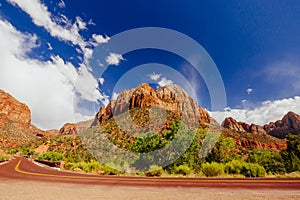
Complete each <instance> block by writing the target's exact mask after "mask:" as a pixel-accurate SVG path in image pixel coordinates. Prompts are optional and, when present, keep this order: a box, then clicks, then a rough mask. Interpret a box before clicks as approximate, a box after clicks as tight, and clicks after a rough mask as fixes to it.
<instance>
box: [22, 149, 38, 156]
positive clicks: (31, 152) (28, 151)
mask: <svg viewBox="0 0 300 200" xmlns="http://www.w3.org/2000/svg"><path fill="white" fill-rule="evenodd" d="M21 152H22V153H23V154H24V155H28V156H31V155H34V154H35V151H34V150H31V149H29V148H24V149H22V150H21Z"/></svg>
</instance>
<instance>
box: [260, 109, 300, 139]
mask: <svg viewBox="0 0 300 200" xmlns="http://www.w3.org/2000/svg"><path fill="white" fill-rule="evenodd" d="M264 129H265V130H266V132H267V133H268V134H270V135H272V136H274V137H278V138H284V137H285V136H286V135H287V134H289V133H293V134H300V116H299V115H297V114H296V113H294V112H288V113H287V114H286V115H285V116H284V117H283V118H282V119H281V120H277V121H276V122H270V123H269V124H266V125H264Z"/></svg>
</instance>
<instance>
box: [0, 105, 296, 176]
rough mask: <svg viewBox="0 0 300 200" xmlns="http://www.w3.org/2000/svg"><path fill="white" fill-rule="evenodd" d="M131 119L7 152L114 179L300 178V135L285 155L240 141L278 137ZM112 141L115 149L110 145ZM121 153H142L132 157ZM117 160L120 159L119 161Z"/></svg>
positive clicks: (135, 113)
mask: <svg viewBox="0 0 300 200" xmlns="http://www.w3.org/2000/svg"><path fill="white" fill-rule="evenodd" d="M126 117H128V116H125V115H123V114H121V115H120V116H118V118H117V120H120V121H118V123H119V122H121V123H123V122H124V127H122V130H121V129H120V128H119V126H118V125H117V124H116V122H115V121H114V120H115V119H113V118H112V119H110V120H108V121H106V122H104V124H102V127H101V129H100V127H94V128H92V129H90V130H88V131H87V132H86V133H84V135H83V137H80V136H74V135H63V136H56V137H43V138H40V139H38V140H36V141H34V142H31V143H29V144H27V145H23V146H20V147H15V148H11V149H6V150H5V152H6V153H7V154H10V155H29V156H31V157H33V158H39V159H45V160H49V161H63V162H62V163H63V164H62V165H61V166H62V167H64V169H67V170H73V171H82V172H88V173H97V174H110V175H115V174H131V175H141V174H142V175H144V173H143V172H144V171H146V172H147V173H145V174H146V175H149V176H162V175H165V174H170V175H173V174H175V175H184V176H187V175H196V176H202V175H205V176H207V177H215V176H228V175H230V176H233V177H236V176H238V177H265V176H268V175H270V176H273V177H274V176H298V174H297V173H296V171H300V135H289V136H288V137H287V138H286V140H287V149H285V150H282V151H280V152H279V151H275V150H274V151H273V150H267V149H257V148H256V147H255V146H251V145H250V146H249V147H248V146H247V147H241V146H237V145H236V144H235V142H234V141H235V140H255V139H256V140H257V141H260V142H266V143H267V142H277V141H278V139H276V138H272V137H270V136H261V135H257V136H254V135H253V134H252V135H251V134H248V133H239V134H236V133H235V132H234V131H232V132H229V131H228V130H225V131H224V132H222V133H217V132H214V131H211V130H207V129H203V128H198V129H195V128H194V129H190V128H189V127H190V126H189V125H187V124H184V123H183V122H181V121H179V120H176V119H177V118H178V116H175V115H174V114H172V113H171V112H167V122H168V124H169V125H168V128H167V129H165V130H163V131H160V130H156V127H153V129H151V130H148V129H146V128H145V127H144V126H145V125H147V123H148V120H149V109H148V110H147V109H143V110H135V109H132V110H130V117H131V118H132V119H133V121H134V123H136V124H137V125H138V126H139V127H138V128H136V129H134V128H133V127H132V124H130V123H128V124H126V120H125V119H123V118H126ZM171 119H173V120H171ZM174 119H175V120H174ZM157 120H159V119H157ZM157 123H160V122H159V121H157ZM203 126H204V125H203ZM146 127H147V126H146ZM100 130H101V131H100ZM138 131H140V132H141V133H139V132H138ZM255 137H257V138H255ZM268 140H270V141H268ZM107 141H109V143H110V145H107ZM99 147H101V148H100V149H101V150H103V151H105V153H106V154H105V155H104V154H103V155H102V154H101V152H100V154H99ZM115 147H118V148H115ZM87 148H88V149H89V150H90V151H91V152H92V153H91V152H90V151H88V150H87ZM40 149H43V151H40ZM44 149H46V151H45V150H44ZM94 149H95V151H93V150H94ZM118 149H123V150H126V151H130V152H135V153H136V154H134V155H133V156H132V157H130V158H128V157H126V156H127V155H123V153H122V151H118ZM154 152H155V153H154ZM7 154H6V155H7ZM94 156H95V157H96V158H97V157H98V158H99V157H100V158H101V162H102V163H109V166H111V167H108V166H106V165H103V164H101V163H100V162H99V161H96V160H97V159H96V158H95V157H94ZM112 157H114V158H116V157H117V158H118V159H117V160H116V161H114V162H113V161H111V160H113V159H111V158H112ZM0 159H1V157H0ZM104 161H105V162H104ZM165 163H167V164H166V165H165ZM160 166H165V167H163V168H162V167H160ZM116 169H118V170H116ZM287 173H288V174H287Z"/></svg>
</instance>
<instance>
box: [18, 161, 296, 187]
mask: <svg viewBox="0 0 300 200" xmlns="http://www.w3.org/2000/svg"><path fill="white" fill-rule="evenodd" d="M21 162H22V160H19V162H18V163H17V165H16V166H15V171H16V172H18V173H21V174H26V175H34V176H42V177H57V178H70V179H89V180H107V181H114V180H118V181H148V182H187V183H188V182H193V183H249V182H251V183H300V180H299V179H296V180H282V179H278V180H274V179H269V180H266V179H244V180H243V179H240V180H234V179H233V180H230V179H226V180H218V179H216V180H214V179H201V180H200V179H194V180H191V179H188V180H185V178H182V179H176V178H169V179H163V178H161V179H158V178H156V179H152V178H134V177H130V178H125V177H109V178H108V177H93V176H72V175H59V174H43V173H36V172H28V171H24V170H21V169H20V165H21Z"/></svg>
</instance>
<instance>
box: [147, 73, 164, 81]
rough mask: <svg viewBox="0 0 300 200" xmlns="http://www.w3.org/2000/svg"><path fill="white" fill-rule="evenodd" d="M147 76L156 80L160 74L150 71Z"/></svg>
mask: <svg viewBox="0 0 300 200" xmlns="http://www.w3.org/2000/svg"><path fill="white" fill-rule="evenodd" d="M148 76H149V78H150V79H151V80H153V81H157V80H158V79H159V78H160V77H161V74H157V73H154V72H153V73H151V74H148Z"/></svg>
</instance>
